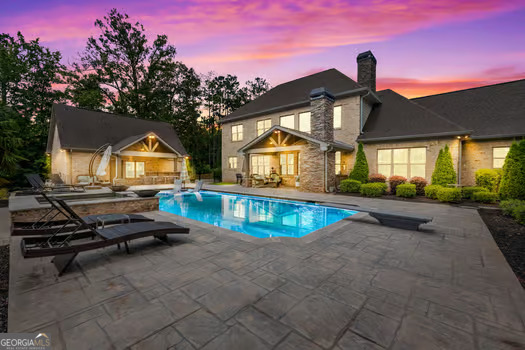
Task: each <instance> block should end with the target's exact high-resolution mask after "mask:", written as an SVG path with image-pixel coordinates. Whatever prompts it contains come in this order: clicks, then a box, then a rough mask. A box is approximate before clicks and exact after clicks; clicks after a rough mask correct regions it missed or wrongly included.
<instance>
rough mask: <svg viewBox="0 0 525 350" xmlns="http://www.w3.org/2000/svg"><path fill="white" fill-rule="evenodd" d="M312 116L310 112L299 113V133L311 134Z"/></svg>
mask: <svg viewBox="0 0 525 350" xmlns="http://www.w3.org/2000/svg"><path fill="white" fill-rule="evenodd" d="M311 119H312V114H311V113H310V112H304V113H299V131H303V132H310V131H311V126H310V122H311Z"/></svg>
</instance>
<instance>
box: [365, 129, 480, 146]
mask: <svg viewBox="0 0 525 350" xmlns="http://www.w3.org/2000/svg"><path fill="white" fill-rule="evenodd" d="M471 132H472V130H464V131H447V132H441V133H435V134H417V135H402V136H384V137H374V138H360V137H358V138H357V141H359V142H363V143H368V142H381V141H393V140H413V139H425V138H432V137H443V136H462V135H470V133H471Z"/></svg>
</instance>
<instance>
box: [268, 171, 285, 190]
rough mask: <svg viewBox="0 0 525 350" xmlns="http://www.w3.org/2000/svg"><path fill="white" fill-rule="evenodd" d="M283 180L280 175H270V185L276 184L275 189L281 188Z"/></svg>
mask: <svg viewBox="0 0 525 350" xmlns="http://www.w3.org/2000/svg"><path fill="white" fill-rule="evenodd" d="M282 181H283V180H282V178H281V177H280V176H279V175H278V174H275V173H273V174H271V175H270V181H269V182H270V183H274V184H275V187H279V185H280V184H281V182H282Z"/></svg>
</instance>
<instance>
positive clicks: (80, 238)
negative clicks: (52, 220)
mask: <svg viewBox="0 0 525 350" xmlns="http://www.w3.org/2000/svg"><path fill="white" fill-rule="evenodd" d="M56 203H57V204H58V205H59V206H60V207H61V209H63V210H64V211H65V212H67V213H68V214H69V216H70V217H71V218H72V220H73V221H74V224H75V226H76V227H75V229H74V231H72V232H70V233H68V234H55V235H52V236H51V237H26V238H23V239H22V240H21V242H20V245H21V250H22V255H23V257H24V258H41V257H46V256H52V257H54V258H53V260H52V262H53V264H54V265H55V267H56V268H57V270H58V274H59V276H61V275H62V274H63V273H64V272H65V271H66V269H67V268H68V267H69V266H70V265H71V264H72V263H73V261H74V260H75V258H76V256H77V255H78V254H79V253H81V252H84V251H89V250H97V249H100V248H104V247H109V246H112V245H117V247H120V244H121V243H123V244H124V246H125V247H126V252H127V253H128V254H129V246H128V241H131V240H135V239H140V238H145V237H154V238H156V239H158V240H160V241H162V242H164V243H166V244H168V245H171V244H170V242H169V240H168V234H188V233H189V232H190V230H189V228H186V227H182V226H179V225H176V224H174V223H172V222H163V221H152V222H135V223H129V224H122V225H114V226H110V227H107V228H96V227H93V226H91V225H90V224H89V223H88V222H86V221H85V220H84V219H83V218H81V217H80V216H78V215H77V214H76V213H75V212H74V211H73V210H72V209H71V208H70V207H69V206H68V205H67V204H66V203H65V202H64V201H63V200H60V199H57V200H56Z"/></svg>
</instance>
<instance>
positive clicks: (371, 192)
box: [360, 182, 387, 197]
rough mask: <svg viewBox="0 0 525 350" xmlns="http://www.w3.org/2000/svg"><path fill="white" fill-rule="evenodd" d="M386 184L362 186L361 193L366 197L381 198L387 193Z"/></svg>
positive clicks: (377, 183)
mask: <svg viewBox="0 0 525 350" xmlns="http://www.w3.org/2000/svg"><path fill="white" fill-rule="evenodd" d="M386 188H387V186H386V184H384V183H381V182H374V183H371V184H363V185H361V189H360V192H361V194H362V195H363V196H366V197H381V196H382V195H383V194H384V193H385V191H386Z"/></svg>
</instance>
